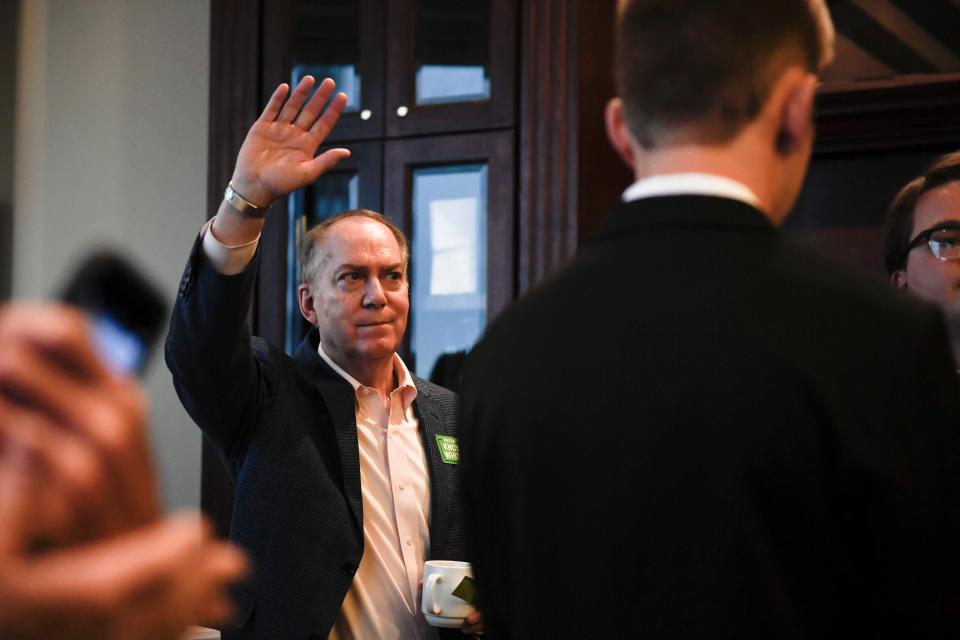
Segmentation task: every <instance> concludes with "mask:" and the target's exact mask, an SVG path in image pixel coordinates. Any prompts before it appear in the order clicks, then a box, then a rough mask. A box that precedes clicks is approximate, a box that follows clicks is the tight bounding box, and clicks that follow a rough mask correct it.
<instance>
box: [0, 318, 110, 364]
mask: <svg viewBox="0 0 960 640" xmlns="http://www.w3.org/2000/svg"><path fill="white" fill-rule="evenodd" d="M12 347H19V348H20V351H19V352H18V356H19V357H25V358H30V359H31V360H46V361H52V362H54V363H55V364H57V365H58V366H61V367H63V368H64V369H65V370H66V371H67V372H69V373H70V374H71V375H74V376H77V377H81V378H91V379H94V380H97V379H101V378H102V377H104V376H106V375H108V374H107V370H106V368H105V367H104V365H103V363H102V362H101V361H100V358H99V357H98V356H97V354H96V352H95V351H94V349H93V345H92V343H91V340H90V325H89V322H88V321H87V318H86V316H84V315H83V314H82V313H80V312H79V311H77V310H76V309H72V308H70V307H67V306H62V305H61V306H52V305H51V306H42V307H41V306H29V305H16V306H13V307H8V308H6V309H5V310H4V311H3V312H2V313H0V353H5V352H6V351H8V350H9V349H10V348H12Z"/></svg>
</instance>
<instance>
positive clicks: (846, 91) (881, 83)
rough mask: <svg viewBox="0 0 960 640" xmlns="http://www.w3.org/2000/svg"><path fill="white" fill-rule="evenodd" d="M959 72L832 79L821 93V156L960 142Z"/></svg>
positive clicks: (818, 152)
mask: <svg viewBox="0 0 960 640" xmlns="http://www.w3.org/2000/svg"><path fill="white" fill-rule="evenodd" d="M958 113H960V73H945V74H939V75H933V76H905V77H901V78H895V79H891V80H878V81H871V82H850V83H830V84H827V85H824V86H823V87H822V88H821V89H820V91H819V93H818V95H817V109H816V124H817V143H816V147H815V149H814V153H815V154H816V155H825V154H836V153H849V152H872V151H882V150H910V149H921V148H925V147H943V146H960V118H957V114H958Z"/></svg>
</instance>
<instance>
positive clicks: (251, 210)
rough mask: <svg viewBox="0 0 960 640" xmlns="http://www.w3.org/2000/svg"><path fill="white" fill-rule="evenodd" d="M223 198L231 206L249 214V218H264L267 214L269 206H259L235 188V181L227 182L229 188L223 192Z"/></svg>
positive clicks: (246, 214)
mask: <svg viewBox="0 0 960 640" xmlns="http://www.w3.org/2000/svg"><path fill="white" fill-rule="evenodd" d="M223 199H224V200H225V201H226V202H227V204H229V205H230V206H231V207H233V208H234V209H236V210H237V211H239V212H240V213H242V214H243V215H245V216H247V217H248V218H262V217H264V216H265V215H267V209H268V207H258V206H257V205H255V204H253V203H252V202H250V201H249V200H247V199H246V198H244V197H243V196H242V195H240V194H239V193H237V190H236V189H234V188H233V183H232V182H231V183H229V184H227V190H226V191H224V192H223Z"/></svg>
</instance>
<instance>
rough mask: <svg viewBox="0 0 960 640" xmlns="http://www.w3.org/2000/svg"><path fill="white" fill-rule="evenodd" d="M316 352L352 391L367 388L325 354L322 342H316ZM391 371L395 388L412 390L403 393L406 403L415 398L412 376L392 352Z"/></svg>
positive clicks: (415, 389) (415, 388) (415, 390)
mask: <svg viewBox="0 0 960 640" xmlns="http://www.w3.org/2000/svg"><path fill="white" fill-rule="evenodd" d="M317 353H318V354H320V357H321V358H323V360H324V362H326V363H327V364H328V365H330V368H331V369H333V370H334V371H336V372H337V374H338V375H339V376H340V377H341V378H343V379H344V380H346V381H347V382H349V383H350V386H351V387H353V390H354V391H357V390H358V389H360V388H361V387H364V388H369V387H367V386H366V385H365V384H362V383H361V382H360V381H359V380H357V379H356V378H354V377H353V376H352V375H350V374H349V373H347V372H346V371H345V370H344V369H343V367H341V366H340V365H338V364H337V363H336V362H334V361H333V360H332V359H331V358H330V356H328V355H327V352H326V351H324V350H323V343H322V342H319V343H318V344H317ZM393 371H394V373H396V374H397V381H398V384H397V389H411V390H412V391H413V395H412V396H410V394H409V393H405V394H404V396H405V397H409V400H407V403H408V404H409V403H410V402H413V399H414V398H416V392H417V387H416V385H415V384H413V377H412V376H411V375H410V370H409V369H407V365H406V364H404V362H403V360H402V359H401V358H400V356H398V355H397V354H393Z"/></svg>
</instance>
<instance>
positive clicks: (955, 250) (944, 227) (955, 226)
mask: <svg viewBox="0 0 960 640" xmlns="http://www.w3.org/2000/svg"><path fill="white" fill-rule="evenodd" d="M922 244H926V245H928V246H929V247H930V253H932V254H933V257H934V258H936V259H937V260H960V223H957V222H946V223H944V224H938V225H937V226H935V227H931V228H930V229H927V230H926V231H921V232H920V233H918V234H917V237H916V238H914V239H913V240H911V241H910V244H908V245H907V248H906V249H904V251H903V257H902V258H901V260H900V264H901V265H902V264H903V263H904V262H906V260H907V254H908V253H910V252H911V251H913V250H914V249H916V248H917V247H919V246H920V245H922Z"/></svg>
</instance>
